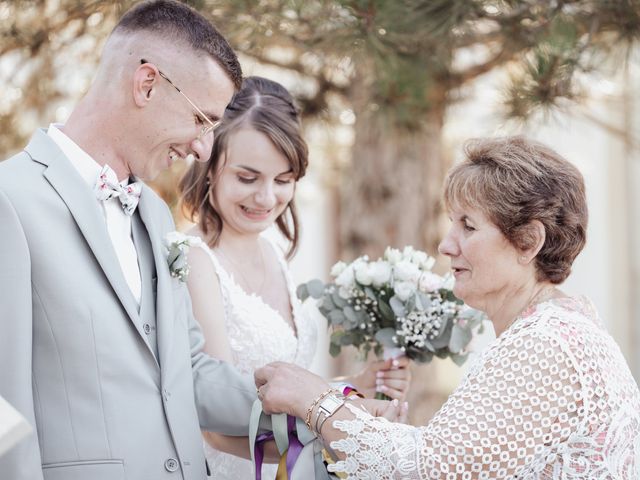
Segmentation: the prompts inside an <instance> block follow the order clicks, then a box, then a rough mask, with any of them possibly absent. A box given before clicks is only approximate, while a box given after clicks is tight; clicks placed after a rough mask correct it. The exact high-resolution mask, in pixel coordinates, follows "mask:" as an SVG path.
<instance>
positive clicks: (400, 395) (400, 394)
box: [378, 385, 407, 400]
mask: <svg viewBox="0 0 640 480" xmlns="http://www.w3.org/2000/svg"><path fill="white" fill-rule="evenodd" d="M378 391H379V392H380V393H384V394H385V395H387V396H388V397H391V398H392V399H395V400H404V399H405V397H406V396H407V391H406V390H396V389H395V388H389V387H387V386H386V385H381V386H379V387H378Z"/></svg>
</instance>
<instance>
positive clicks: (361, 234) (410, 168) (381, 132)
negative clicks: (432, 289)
mask: <svg viewBox="0 0 640 480" xmlns="http://www.w3.org/2000/svg"><path fill="white" fill-rule="evenodd" d="M367 90H368V88H367V85H366V84H365V82H356V86H355V87H354V90H353V91H354V92H356V94H355V95H354V98H353V107H354V113H355V115H356V125H355V141H354V145H353V149H352V151H353V156H352V163H351V165H350V167H349V169H348V171H347V172H345V175H344V177H343V178H344V181H343V184H342V185H341V195H340V197H341V198H340V241H339V245H340V253H341V258H342V259H345V260H351V259H353V258H355V257H357V256H359V255H363V254H368V255H369V256H370V257H372V258H377V257H378V256H380V255H382V253H383V251H384V249H385V247H387V246H393V247H397V248H402V247H404V246H405V245H412V246H413V247H415V248H419V249H423V250H426V251H427V252H428V253H430V254H432V255H434V254H435V253H436V248H437V242H438V237H439V232H438V231H437V230H438V229H437V225H438V222H437V218H438V214H439V211H440V193H441V187H442V180H443V178H444V173H445V169H446V167H445V165H444V162H443V158H442V154H441V131H442V125H443V118H444V108H442V107H440V106H438V107H434V108H432V110H431V111H430V112H429V113H428V114H427V115H426V116H425V118H424V119H423V120H422V121H421V122H420V123H419V128H418V129H417V130H412V131H408V130H406V129H402V128H400V127H397V126H394V125H393V124H392V123H391V120H390V119H389V117H388V116H387V115H386V114H385V112H383V111H381V110H380V111H379V110H378V109H377V108H376V105H375V104H372V103H371V97H370V96H369V95H368V94H367ZM442 100H443V101H442V102H439V103H438V105H444V99H442Z"/></svg>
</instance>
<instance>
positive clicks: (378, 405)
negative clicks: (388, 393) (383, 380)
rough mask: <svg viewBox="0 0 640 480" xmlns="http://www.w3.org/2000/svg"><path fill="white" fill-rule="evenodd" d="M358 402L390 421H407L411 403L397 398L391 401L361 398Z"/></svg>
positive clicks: (375, 414)
mask: <svg viewBox="0 0 640 480" xmlns="http://www.w3.org/2000/svg"><path fill="white" fill-rule="evenodd" d="M358 402H360V403H361V406H362V407H363V408H364V409H365V410H366V411H367V412H369V413H370V414H371V415H373V416H374V417H384V418H386V419H387V420H389V421H390V422H397V423H407V417H408V415H409V404H408V403H407V402H399V401H398V400H396V399H394V400H391V401H387V400H373V399H359V400H358Z"/></svg>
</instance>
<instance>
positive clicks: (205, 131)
mask: <svg viewBox="0 0 640 480" xmlns="http://www.w3.org/2000/svg"><path fill="white" fill-rule="evenodd" d="M145 63H150V62H148V61H147V60H145V59H144V58H143V59H141V60H140V65H144V64H145ZM158 73H159V74H160V76H161V77H162V78H164V79H165V80H166V81H167V82H169V84H170V85H171V86H172V87H173V88H175V89H176V90H177V91H178V93H179V94H180V95H182V96H183V97H184V99H185V100H186V101H187V102H189V105H191V107H192V108H193V109H194V110H195V111H196V113H197V114H198V118H199V119H200V121H201V122H202V123H203V125H202V130H201V131H200V135H198V138H199V139H200V138H202V137H204V136H205V135H209V134H210V133H211V132H213V131H214V130H215V129H216V127H218V125H220V123H221V122H222V120H216V121H215V122H214V121H212V120H211V119H210V118H209V117H208V116H207V115H206V114H205V113H204V112H203V111H202V110H200V109H199V108H198V107H197V106H196V104H195V103H193V102H192V101H191V99H190V98H189V97H187V96H186V95H185V94H184V92H183V91H182V90H180V89H179V88H178V87H177V86H176V85H175V84H174V83H173V82H172V81H171V80H170V79H169V77H167V76H166V75H165V74H164V73H162V72H161V71H160V70H158Z"/></svg>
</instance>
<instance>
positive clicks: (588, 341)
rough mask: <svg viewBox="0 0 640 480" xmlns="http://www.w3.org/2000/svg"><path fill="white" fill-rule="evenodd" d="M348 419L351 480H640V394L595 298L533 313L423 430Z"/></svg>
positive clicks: (343, 426)
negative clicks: (597, 308) (593, 300)
mask: <svg viewBox="0 0 640 480" xmlns="http://www.w3.org/2000/svg"><path fill="white" fill-rule="evenodd" d="M348 408H350V410H351V411H353V412H354V413H355V415H356V419H354V420H349V421H335V422H334V424H333V425H334V426H335V427H336V428H338V429H339V430H341V431H343V432H346V433H347V437H346V438H345V439H343V440H339V441H336V442H332V444H331V446H332V447H333V448H334V449H335V450H336V451H339V452H343V453H344V454H346V458H345V459H344V460H343V461H340V462H337V463H336V464H335V465H331V466H330V467H329V469H330V470H331V471H337V472H343V473H346V474H347V476H348V478H359V479H372V480H373V479H382V478H385V479H447V480H450V479H451V480H452V479H456V480H458V479H460V480H463V479H468V480H482V479H492V480H495V479H519V480H525V479H526V480H530V479H563V480H578V479H579V480H638V479H640V393H639V392H638V386H637V384H636V382H635V381H634V379H633V377H632V376H631V373H630V371H629V368H628V367H627V364H626V362H625V360H624V358H623V356H622V354H621V352H620V349H619V348H618V346H617V345H616V343H615V342H614V341H613V339H612V338H611V337H610V336H609V334H608V333H607V332H606V331H605V329H604V326H603V324H602V323H601V321H600V319H599V318H598V315H597V313H596V311H595V308H594V307H593V305H592V303H591V302H590V301H589V300H588V299H586V298H585V297H577V298H565V299H556V300H551V301H548V302H544V303H542V304H540V305H538V306H536V307H532V308H530V309H529V310H528V311H527V312H524V313H523V315H522V316H521V317H520V318H519V319H518V320H517V321H516V322H515V323H514V324H513V326H512V327H511V328H509V329H508V330H507V331H505V332H504V333H503V334H502V335H501V336H500V337H499V338H498V339H497V340H496V341H495V342H494V343H493V344H492V345H491V346H490V347H489V348H488V350H487V351H486V352H484V353H483V355H482V356H481V357H480V358H479V359H478V360H477V362H475V363H474V365H473V366H472V367H471V369H470V371H469V373H468V374H467V376H466V377H465V379H464V380H463V382H462V384H461V385H460V386H459V387H458V388H457V389H456V390H455V391H454V392H453V393H452V394H451V396H450V397H449V399H448V400H447V402H446V403H445V404H444V406H443V407H442V408H441V409H440V411H439V412H438V413H436V415H435V417H434V418H433V419H432V420H431V422H429V423H428V424H427V425H426V426H425V427H420V428H416V427H412V426H408V425H400V424H394V423H390V422H388V421H386V420H385V419H375V418H373V417H371V416H370V415H369V414H367V413H365V412H363V411H361V410H357V409H356V408H354V407H353V406H350V405H349V406H348Z"/></svg>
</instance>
